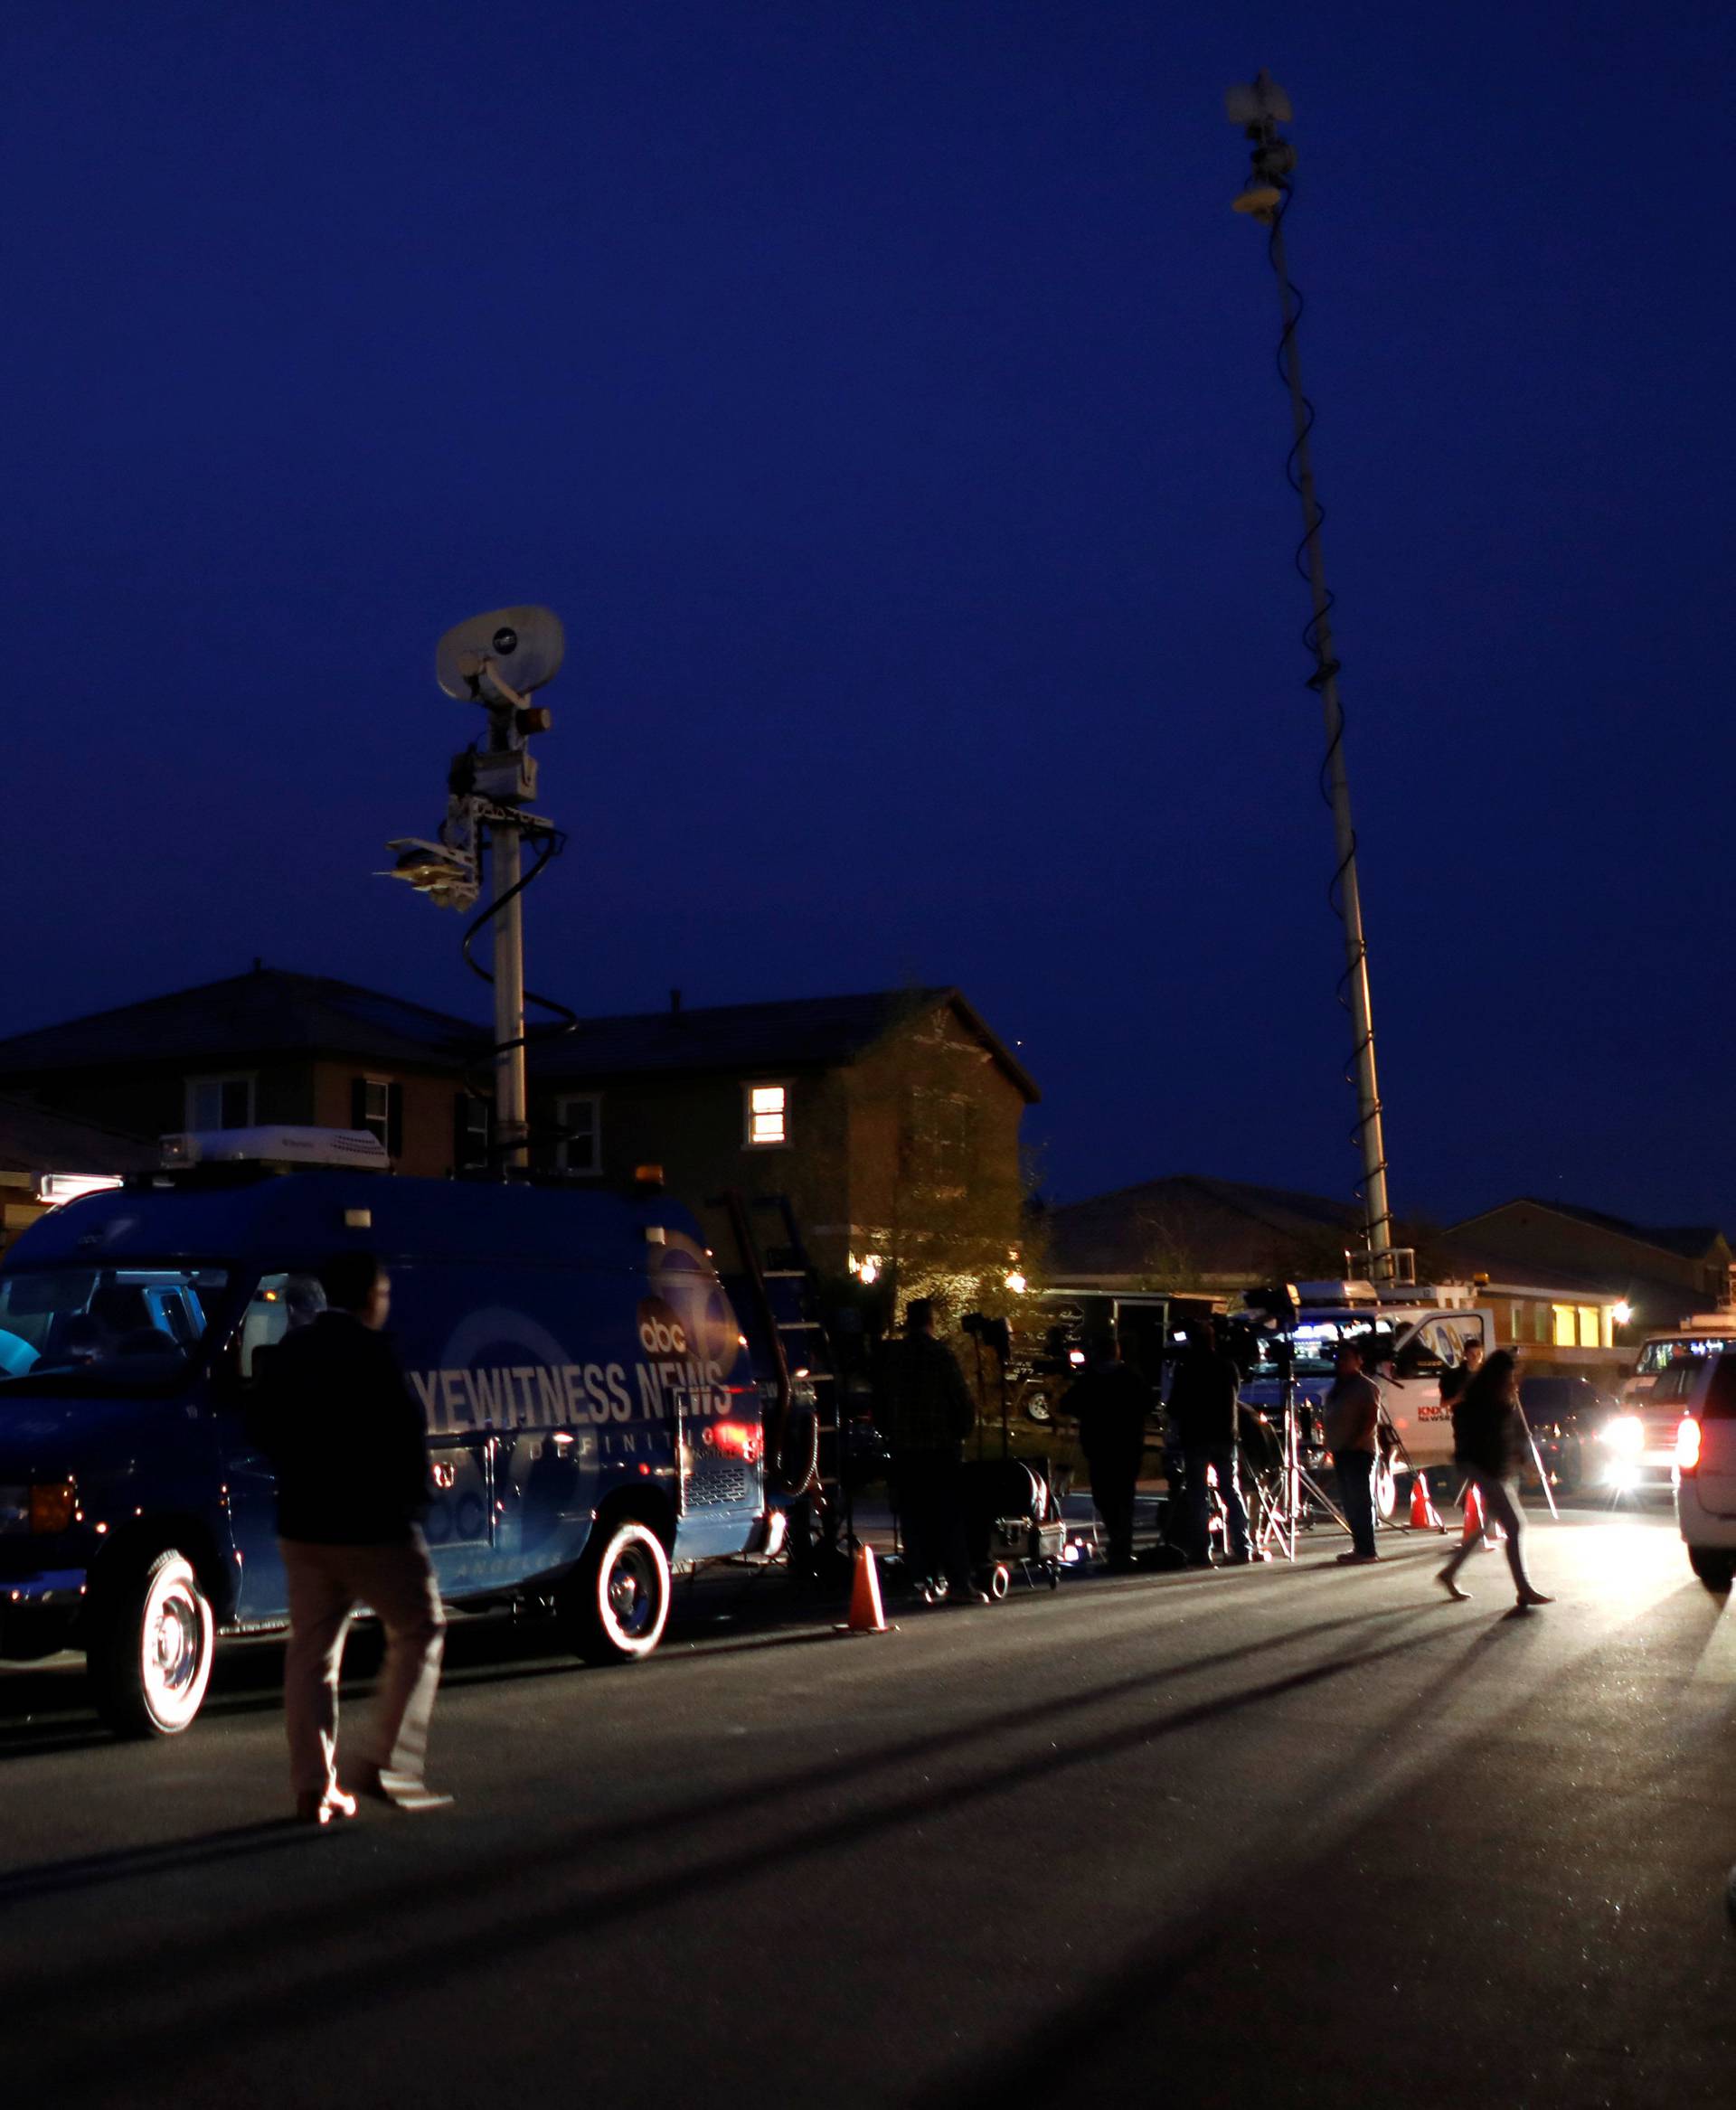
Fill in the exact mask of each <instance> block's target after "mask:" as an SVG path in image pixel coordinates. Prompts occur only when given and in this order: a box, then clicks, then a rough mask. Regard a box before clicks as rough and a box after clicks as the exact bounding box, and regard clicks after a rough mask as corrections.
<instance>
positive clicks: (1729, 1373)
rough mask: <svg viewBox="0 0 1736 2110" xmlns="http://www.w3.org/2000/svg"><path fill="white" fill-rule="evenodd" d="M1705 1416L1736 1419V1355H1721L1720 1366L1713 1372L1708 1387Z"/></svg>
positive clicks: (1712, 1419)
mask: <svg viewBox="0 0 1736 2110" xmlns="http://www.w3.org/2000/svg"><path fill="white" fill-rule="evenodd" d="M1703 1418H1704V1419H1705V1420H1707V1421H1736V1355H1721V1356H1720V1357H1719V1358H1718V1367H1717V1369H1716V1370H1715V1371H1712V1381H1711V1383H1710V1384H1709V1385H1708V1386H1707V1387H1706V1405H1705V1411H1704V1416H1703Z"/></svg>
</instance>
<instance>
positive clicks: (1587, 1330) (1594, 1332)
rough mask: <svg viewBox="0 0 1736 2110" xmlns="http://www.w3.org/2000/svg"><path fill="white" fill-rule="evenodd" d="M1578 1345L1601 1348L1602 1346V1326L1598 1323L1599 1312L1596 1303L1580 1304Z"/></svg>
mask: <svg viewBox="0 0 1736 2110" xmlns="http://www.w3.org/2000/svg"><path fill="white" fill-rule="evenodd" d="M1602 1346H1603V1328H1602V1325H1601V1324H1600V1323H1599V1311H1598V1307H1597V1305H1580V1347H1581V1348H1601V1347H1602Z"/></svg>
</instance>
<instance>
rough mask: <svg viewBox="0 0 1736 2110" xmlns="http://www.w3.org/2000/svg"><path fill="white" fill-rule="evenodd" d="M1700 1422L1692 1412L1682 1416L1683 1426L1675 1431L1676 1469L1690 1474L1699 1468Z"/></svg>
mask: <svg viewBox="0 0 1736 2110" xmlns="http://www.w3.org/2000/svg"><path fill="white" fill-rule="evenodd" d="M1699 1465H1700V1424H1699V1423H1698V1422H1697V1421H1696V1420H1695V1419H1694V1417H1693V1415H1692V1414H1684V1416H1683V1417H1682V1426H1681V1427H1679V1428H1678V1429H1677V1430H1676V1432H1675V1469H1676V1471H1677V1472H1678V1473H1684V1474H1689V1473H1694V1472H1697V1471H1698V1470H1699Z"/></svg>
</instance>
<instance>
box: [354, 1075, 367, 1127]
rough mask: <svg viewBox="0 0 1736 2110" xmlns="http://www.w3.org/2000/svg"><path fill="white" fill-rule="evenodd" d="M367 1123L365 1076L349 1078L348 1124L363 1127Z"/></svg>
mask: <svg viewBox="0 0 1736 2110" xmlns="http://www.w3.org/2000/svg"><path fill="white" fill-rule="evenodd" d="M367 1125H368V1080H367V1079H366V1078H365V1077H353V1078H352V1079H350V1126H351V1127H352V1128H365V1127H366V1126H367Z"/></svg>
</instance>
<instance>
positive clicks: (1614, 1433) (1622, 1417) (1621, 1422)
mask: <svg viewBox="0 0 1736 2110" xmlns="http://www.w3.org/2000/svg"><path fill="white" fill-rule="evenodd" d="M1599 1435H1600V1436H1601V1439H1602V1441H1603V1442H1605V1443H1607V1444H1608V1445H1609V1448H1610V1449H1611V1450H1612V1451H1615V1452H1616V1453H1617V1454H1618V1455H1620V1456H1622V1457H1625V1458H1637V1456H1638V1455H1639V1454H1640V1452H1641V1451H1643V1450H1644V1449H1645V1448H1646V1424H1645V1423H1644V1422H1643V1421H1642V1420H1641V1419H1640V1418H1639V1417H1638V1415H1637V1414H1618V1415H1617V1416H1616V1418H1615V1419H1614V1420H1613V1421H1609V1422H1606V1423H1605V1424H1604V1426H1603V1427H1602V1429H1601V1430H1600V1431H1599Z"/></svg>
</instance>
